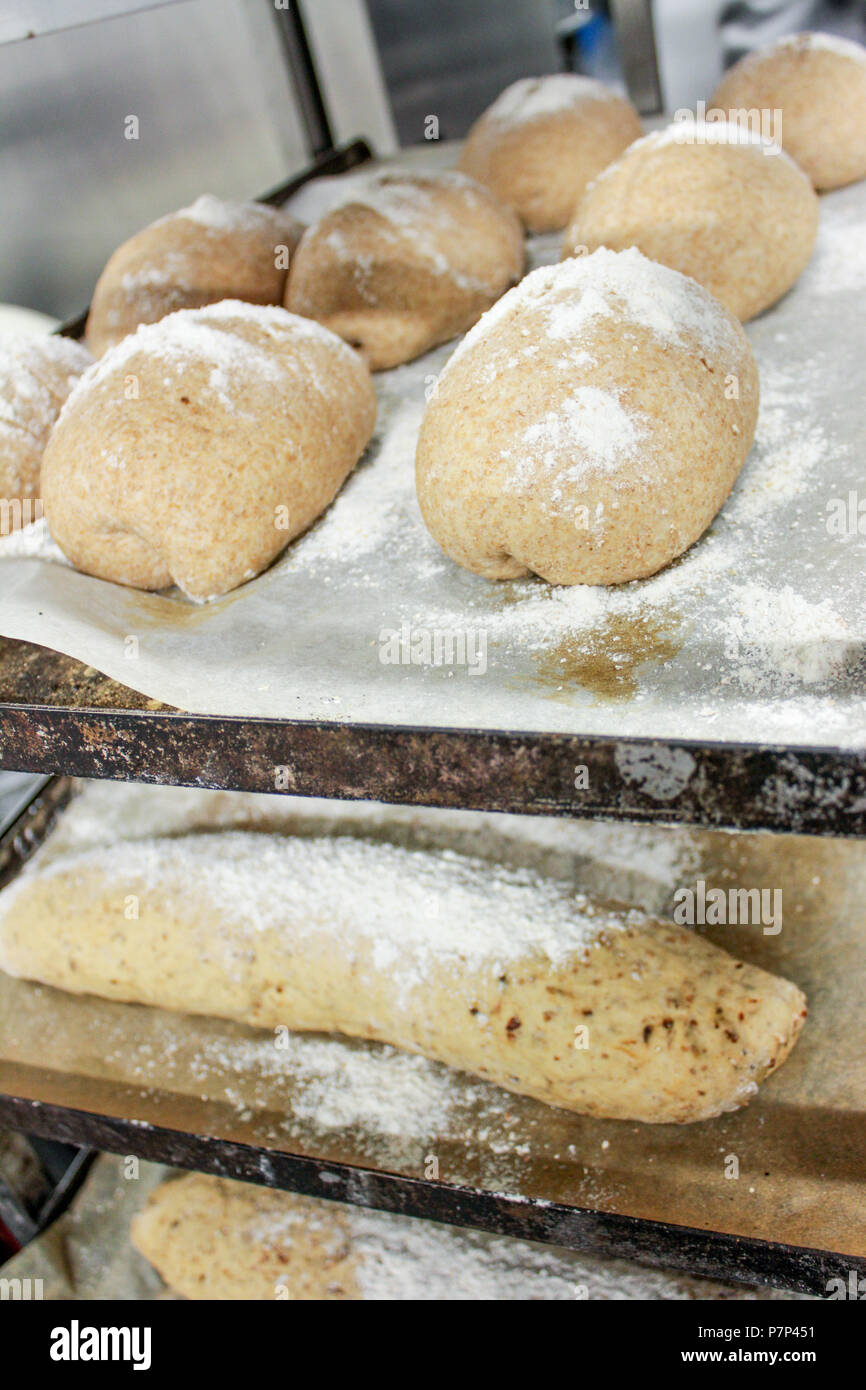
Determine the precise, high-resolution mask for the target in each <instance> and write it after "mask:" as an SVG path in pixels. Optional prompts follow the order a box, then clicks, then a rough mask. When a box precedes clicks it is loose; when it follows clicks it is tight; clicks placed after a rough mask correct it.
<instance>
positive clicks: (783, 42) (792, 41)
mask: <svg viewBox="0 0 866 1390" xmlns="http://www.w3.org/2000/svg"><path fill="white" fill-rule="evenodd" d="M773 47H774V48H798V49H801V50H802V51H804V52H806V51H812V52H819V53H821V52H823V53H836V54H838V56H839V57H840V58H853V59H854V61H855V62H857V63H866V48H864V47H863V45H862V44H859V43H855V42H854V40H853V39H845V38H843V37H842V36H841V34H825V33H821V32H819V31H816V30H811V31H808V32H806V33H802V34H786V35H785V36H784V38H781V39H779V40H778V42H777V43H776V44H775V45H774V46H773ZM770 51H771V52H772V51H773V49H771V50H770ZM751 56H753V57H759V56H760V57H764V56H766V51H764V52H762V53H760V54H754V55H751Z"/></svg>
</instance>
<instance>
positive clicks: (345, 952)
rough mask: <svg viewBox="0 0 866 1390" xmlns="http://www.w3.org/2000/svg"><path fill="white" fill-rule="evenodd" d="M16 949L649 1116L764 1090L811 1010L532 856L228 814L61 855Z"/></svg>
mask: <svg viewBox="0 0 866 1390" xmlns="http://www.w3.org/2000/svg"><path fill="white" fill-rule="evenodd" d="M131 904H132V905H133V908H132V910H130V905H131ZM0 966H2V968H3V969H4V970H6V971H7V973H9V974H11V975H16V976H23V977H25V978H28V979H34V980H39V981H41V982H43V983H45V984H50V985H54V986H56V987H57V988H58V989H65V990H69V991H72V992H74V993H82V992H85V993H93V994H97V995H101V996H103V997H105V998H109V999H120V1000H127V1001H137V1002H140V1003H144V1004H150V1005H157V1006H160V1007H163V1008H166V1009H177V1010H182V1011H187V1012H190V1013H202V1014H210V1015H215V1016H217V1017H222V1018H231V1019H237V1020H239V1021H241V1022H243V1023H247V1024H251V1025H253V1026H255V1027H259V1028H265V1029H278V1028H279V1027H280V1025H284V1026H285V1027H287V1028H289V1029H293V1030H294V1029H298V1030H309V1031H315V1032H336V1033H343V1034H346V1035H348V1036H350V1037H356V1038H370V1039H376V1040H378V1041H383V1042H389V1043H392V1044H393V1045H395V1046H396V1047H400V1048H403V1049H405V1050H406V1051H409V1052H417V1053H421V1054H422V1055H424V1056H427V1057H431V1058H434V1059H436V1060H438V1061H441V1062H445V1063H446V1064H448V1065H450V1066H453V1067H455V1068H458V1069H459V1070H462V1071H469V1072H473V1073H475V1074H477V1075H478V1076H482V1077H484V1078H486V1079H487V1080H490V1081H494V1082H496V1083H497V1084H499V1085H500V1086H503V1087H505V1088H506V1089H507V1090H511V1091H516V1092H518V1093H520V1094H523V1095H529V1096H533V1097H535V1098H536V1099H538V1100H541V1101H545V1102H547V1103H548V1104H551V1105H557V1106H562V1107H564V1108H565V1109H568V1110H574V1111H578V1112H581V1113H584V1114H589V1115H596V1116H599V1117H602V1118H611V1119H629V1120H644V1121H648V1122H675V1123H679V1122H685V1121H691V1120H700V1119H706V1118H708V1117H710V1116H713V1115H718V1114H719V1113H721V1112H722V1111H726V1110H732V1109H736V1108H737V1107H739V1106H741V1105H743V1104H745V1103H746V1101H747V1100H749V1099H750V1097H751V1096H753V1095H754V1094H755V1091H756V1089H757V1086H758V1084H759V1083H760V1082H761V1081H762V1080H763V1079H764V1078H765V1077H766V1076H767V1075H769V1073H770V1072H772V1071H773V1070H774V1069H775V1068H776V1067H777V1066H779V1065H780V1063H781V1062H783V1061H784V1059H785V1057H786V1056H787V1054H788V1052H789V1051H790V1049H791V1047H792V1046H793V1045H794V1042H795V1041H796V1038H797V1035H798V1033H799V1031H800V1028H801V1026H802V1021H803V1018H804V1016H805V1001H804V998H803V995H802V994H801V992H800V990H799V989H797V988H796V986H795V985H793V984H791V983H789V982H788V981H787V980H783V979H780V978H778V977H776V976H773V975H770V974H767V973H766V972H765V971H763V970H760V969H757V968H756V967H753V966H750V965H747V964H743V963H741V962H739V961H737V960H735V959H734V958H733V957H732V956H729V955H728V954H727V953H726V952H724V951H722V950H719V949H718V948H717V947H715V946H713V945H711V944H710V943H709V942H707V941H705V940H704V939H702V938H701V937H699V936H698V935H696V934H695V932H694V931H690V930H687V929H684V928H681V927H677V926H673V925H672V924H670V923H665V922H662V921H659V920H656V919H654V918H651V917H648V916H646V915H645V914H643V913H641V912H638V911H636V910H632V909H626V908H622V907H618V906H616V905H613V904H609V903H605V902H602V901H600V900H593V899H588V898H585V897H582V896H580V895H576V894H575V893H574V892H573V891H572V890H571V889H570V887H569V886H568V885H566V884H563V883H560V882H558V881H555V880H550V879H545V878H542V877H540V876H539V875H537V874H535V873H532V872H531V871H529V870H511V869H507V868H504V867H501V866H493V865H491V864H489V863H488V862H486V861H479V860H474V859H471V858H469V857H467V856H463V855H458V854H456V853H453V852H450V853H442V852H438V853H434V852H429V851H420V850H416V851H410V850H405V849H402V848H398V847H396V846H391V845H385V844H368V843H365V842H363V841H358V840H354V839H351V838H348V837H347V838H340V837H336V838H299V839H283V838H282V837H280V836H276V835H267V834H255V833H251V832H246V833H244V832H226V833H220V834H211V835H203V836H188V837H179V838H177V839H164V840H140V841H136V842H135V843H128V844H120V845H115V846H112V847H110V848H106V849H102V850H95V851H90V852H84V853H81V854H79V855H73V856H70V857H61V858H58V859H56V860H54V861H53V862H52V863H50V864H49V865H47V866H46V867H44V868H37V869H35V870H31V871H30V872H29V873H25V874H24V875H22V876H21V877H20V878H19V879H18V880H17V881H16V883H14V884H13V885H12V886H11V887H10V888H8V889H7V890H6V891H5V892H4V893H3V894H2V896H0Z"/></svg>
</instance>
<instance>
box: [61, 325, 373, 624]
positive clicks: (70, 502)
mask: <svg viewBox="0 0 866 1390" xmlns="http://www.w3.org/2000/svg"><path fill="white" fill-rule="evenodd" d="M375 420H376V398H375V394H374V392H373V385H372V381H371V379H370V374H369V372H368V371H367V368H366V366H365V365H364V363H363V362H362V361H361V358H360V357H359V356H358V354H357V353H355V352H352V350H351V348H348V347H347V346H346V344H345V343H343V342H341V340H340V339H339V338H337V337H335V336H334V334H333V333H328V332H327V330H326V329H324V328H322V327H320V325H319V324H316V323H311V322H310V321H309V320H308V319H298V318H295V317H294V316H293V315H292V314H287V313H286V311H285V309H281V308H277V307H272V308H264V307H261V306H258V305H251V304H241V303H240V302H239V301H236V300H235V301H232V300H228V301H225V302H224V303H221V304H213V305H211V306H210V307H208V308H205V309H184V310H180V311H179V312H178V313H176V314H169V315H168V317H166V318H164V319H162V320H161V322H159V323H156V324H149V325H147V326H145V327H143V328H140V329H139V330H138V332H137V333H135V334H133V335H132V336H130V337H128V338H126V339H124V341H123V342H122V343H120V344H119V345H118V346H117V347H116V348H112V349H111V351H110V352H108V353H106V355H105V357H103V358H102V361H101V362H98V363H97V364H96V365H95V366H94V367H92V368H91V369H90V371H89V372H87V373H86V375H85V376H84V377H83V379H82V380H81V382H80V383H79V385H78V387H77V388H76V389H75V391H74V392H73V394H72V395H71V396H70V398H69V400H68V401H67V403H66V406H65V408H64V410H63V412H62V414H61V416H60V419H59V420H58V422H57V425H56V427H55V430H54V433H53V434H52V436H51V439H50V441H49V445H48V448H47V450H46V451H45V459H44V462H43V468H42V491H43V500H44V504H45V516H46V519H47V521H48V525H49V528H50V531H51V534H52V536H53V538H54V540H55V541H56V542H57V544H58V545H59V546H60V548H61V549H62V550H63V552H64V553H65V554H66V555H67V556H68V557H69V559H70V560H71V561H72V563H73V564H74V565H75V566H76V567H77V568H78V569H81V570H85V571H86V572H87V573H88V574H95V575H98V576H99V578H101V579H112V580H115V581H116V582H117V583H119V584H129V585H133V586H135V587H136V588H139V589H164V588H167V587H168V586H169V585H170V584H177V585H178V586H179V587H180V588H181V589H183V590H184V592H185V593H187V594H189V596H190V597H191V598H194V599H207V598H212V597H215V596H217V595H218V594H224V593H226V592H228V590H229V589H234V588H236V587H237V585H238V584H242V583H243V582H244V580H247V579H251V578H252V577H253V576H254V575H256V574H258V573H259V572H260V571H261V570H263V569H264V568H265V567H266V566H267V565H269V564H270V562H271V561H272V560H273V559H274V558H275V557H276V556H277V555H279V554H280V552H281V551H282V550H283V549H284V548H285V546H286V545H287V544H288V542H289V541H290V540H292V539H293V538H294V537H295V536H297V535H298V534H299V533H300V532H301V531H304V530H305V529H306V528H307V527H308V526H309V525H310V523H311V522H312V521H314V520H315V519H316V517H317V516H318V515H319V513H320V512H321V511H323V510H324V508H325V507H327V505H328V503H329V502H330V501H331V500H332V498H333V497H334V495H335V494H336V492H337V491H338V490H339V488H340V487H341V486H342V484H343V482H344V481H345V479H346V477H347V475H348V474H349V473H350V472H351V470H352V468H353V467H354V466H355V463H356V462H357V460H358V458H359V456H360V454H361V452H362V450H363V449H364V447H365V445H366V444H367V441H368V440H369V438H370V435H371V434H372V432H373V426H374V424H375Z"/></svg>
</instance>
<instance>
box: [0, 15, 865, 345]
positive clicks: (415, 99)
mask: <svg viewBox="0 0 866 1390" xmlns="http://www.w3.org/2000/svg"><path fill="white" fill-rule="evenodd" d="M802 28H815V29H824V30H830V31H832V32H835V33H839V34H843V35H847V36H849V37H852V38H857V39H859V40H861V41H864V42H866V0H176V3H166V0H163V3H161V4H160V3H153V2H151V3H149V4H148V3H141V0H139V3H136V2H135V0H126V2H125V3H124V0H0V305H3V304H5V305H7V306H22V307H24V308H26V309H27V310H29V311H31V313H30V315H29V316H26V318H25V319H22V317H21V316H20V315H13V314H12V313H10V312H9V310H8V309H7V310H6V311H5V312H2V311H0V324H2V323H6V324H7V325H8V324H10V323H12V322H13V321H14V322H15V323H16V325H17V324H20V323H21V322H22V321H27V322H29V323H30V324H32V325H33V326H34V327H43V328H44V327H47V326H49V324H51V323H53V322H55V321H56V320H58V319H65V318H67V317H71V316H73V315H75V314H77V313H78V312H79V311H80V310H81V309H83V308H84V307H85V306H86V304H87V301H88V299H89V297H90V292H91V290H92V287H93V284H94V281H95V280H96V277H97V276H98V274H99V272H100V270H101V269H102V266H103V265H104V263H105V261H106V259H107V257H108V255H109V254H110V252H111V251H112V250H113V249H114V247H115V246H117V245H118V244H119V243H120V242H121V241H123V240H124V239H125V238H126V237H127V236H129V235H130V234H131V233H132V232H134V231H136V230H138V228H140V227H142V226H144V225H145V224H146V223H148V222H150V221H152V220H153V219H154V218H155V217H157V216H159V215H161V214H162V213H164V212H167V211H170V210H171V209H173V208H177V207H181V206H183V205H184V204H185V203H188V202H190V201H192V200H193V199H194V198H195V197H197V196H198V195H199V194H200V193H202V192H205V191H208V192H212V193H216V194H218V195H222V196H224V197H253V196H255V195H257V194H261V193H263V192H264V191H266V190H267V189H268V188H270V187H272V186H274V185H275V184H278V183H280V182H282V181H283V180H284V179H286V178H288V177H289V176H290V175H291V174H292V173H293V172H296V171H298V170H300V169H301V168H303V167H304V166H305V165H306V164H307V163H308V161H309V159H310V158H311V156H312V155H314V154H316V153H318V152H321V151H323V150H325V149H327V148H329V147H330V146H331V145H334V144H339V143H340V142H342V141H346V140H349V139H351V138H353V137H355V136H358V135H363V136H366V137H367V139H368V140H369V141H370V143H371V144H372V145H373V147H374V148H375V150H376V152H377V153H380V154H389V153H393V152H394V151H395V150H396V149H397V148H399V147H400V146H404V145H410V144H415V143H417V142H419V141H421V140H423V138H424V132H425V120H426V118H427V117H429V116H431V115H435V116H436V117H437V119H438V121H439V136H440V138H441V139H443V140H446V139H457V138H459V137H461V136H462V135H464V134H465V132H466V130H467V128H468V126H469V125H470V123H471V122H472V120H474V118H475V117H476V116H477V115H478V114H479V113H480V112H481V111H482V110H483V109H484V107H485V106H487V105H488V104H489V102H490V101H492V100H493V98H494V97H495V96H496V95H497V94H498V92H500V91H501V90H502V88H503V87H505V86H506V85H507V84H508V83H509V82H511V81H513V80H514V79H515V78H517V77H522V76H531V75H535V74H538V73H546V72H556V71H563V70H572V71H575V72H583V73H588V74H591V75H594V76H598V77H600V78H602V79H603V80H605V81H607V82H610V83H612V84H614V85H616V86H619V87H620V88H621V89H623V90H627V91H628V92H629V94H630V95H631V97H632V100H633V101H635V103H636V104H637V105H638V107H639V109H640V110H641V111H642V112H644V113H645V114H647V115H650V114H657V113H659V112H661V111H662V110H664V111H668V112H671V111H673V110H676V109H677V108H680V107H685V106H692V105H694V103H695V102H696V101H697V100H698V99H699V98H702V97H703V98H706V97H708V96H709V95H710V94H711V92H712V90H713V88H714V86H715V84H716V82H717V80H718V78H719V76H720V75H721V73H722V71H723V69H724V68H725V67H726V66H728V65H729V64H730V63H731V62H733V61H735V60H736V59H737V58H739V57H741V56H742V54H743V53H745V52H746V51H748V50H749V49H751V48H753V47H760V46H762V45H763V44H765V43H767V42H770V41H772V40H774V39H775V38H777V37H778V36H780V35H781V34H784V33H787V32H792V31H794V30H797V29H802ZM130 118H135V119H134V120H130ZM33 311H36V312H33ZM39 313H41V314H44V315H47V316H50V317H49V318H46V319H41V318H39V317H38V314H39Z"/></svg>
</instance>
